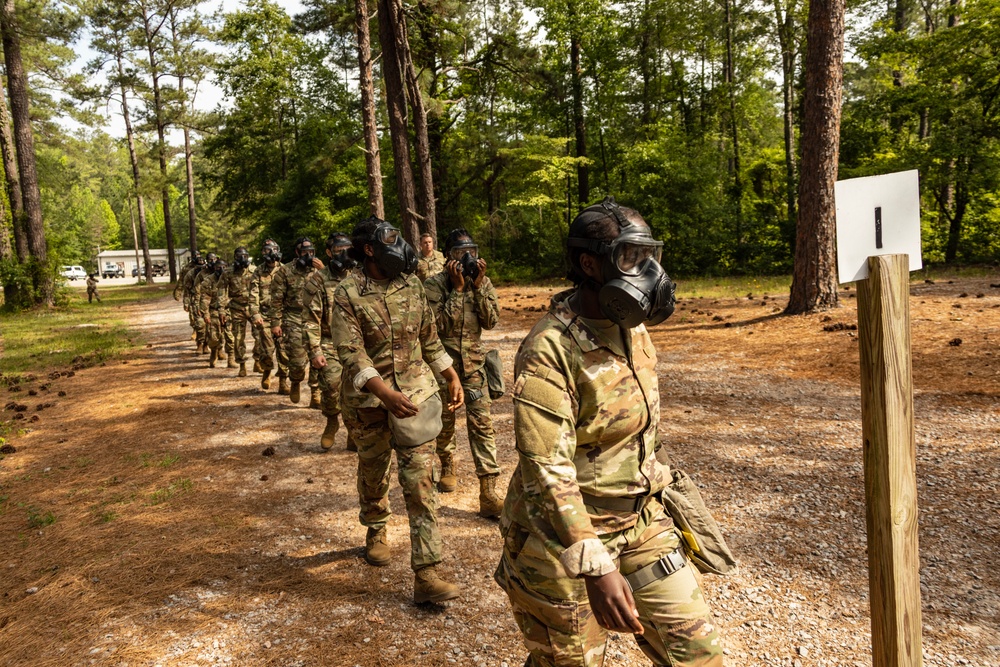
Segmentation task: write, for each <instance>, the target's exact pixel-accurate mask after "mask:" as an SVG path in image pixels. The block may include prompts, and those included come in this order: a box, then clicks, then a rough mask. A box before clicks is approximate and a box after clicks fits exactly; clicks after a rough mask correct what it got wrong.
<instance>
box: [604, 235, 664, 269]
mask: <svg viewBox="0 0 1000 667" xmlns="http://www.w3.org/2000/svg"><path fill="white" fill-rule="evenodd" d="M662 251H663V243H662V242H660V241H653V240H650V241H649V242H648V243H628V242H624V243H619V244H617V245H616V246H615V248H614V254H613V257H612V258H613V260H614V263H615V268H616V269H618V270H619V271H620V272H621V273H623V274H624V275H629V276H634V275H636V274H638V273H639V269H640V267H641V266H642V263H643V262H645V261H646V260H647V259H652V260H653V261H655V262H656V263H657V264H659V263H660V255H661V254H662Z"/></svg>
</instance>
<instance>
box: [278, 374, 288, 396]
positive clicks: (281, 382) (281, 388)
mask: <svg viewBox="0 0 1000 667" xmlns="http://www.w3.org/2000/svg"><path fill="white" fill-rule="evenodd" d="M278 393H279V394H281V395H282V396H288V378H282V377H279V378H278Z"/></svg>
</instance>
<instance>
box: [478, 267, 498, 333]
mask: <svg viewBox="0 0 1000 667" xmlns="http://www.w3.org/2000/svg"><path fill="white" fill-rule="evenodd" d="M472 298H473V299H475V301H476V315H477V316H478V317H479V326H481V327H482V328H483V329H492V328H493V327H495V326H496V325H497V322H499V321H500V299H499V297H497V291H496V288H494V287H493V283H492V282H491V281H490V279H489V278H488V277H486V278H483V284H482V285H480V286H479V287H476V286H475V284H473V286H472Z"/></svg>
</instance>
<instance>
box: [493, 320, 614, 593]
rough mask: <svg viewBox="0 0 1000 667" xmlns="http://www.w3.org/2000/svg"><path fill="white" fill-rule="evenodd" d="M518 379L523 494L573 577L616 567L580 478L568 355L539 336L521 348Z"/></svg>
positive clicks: (517, 420)
mask: <svg viewBox="0 0 1000 667" xmlns="http://www.w3.org/2000/svg"><path fill="white" fill-rule="evenodd" d="M521 356H522V358H521V359H519V361H520V362H521V363H520V364H519V365H520V366H521V368H520V371H519V373H518V375H517V379H516V381H515V383H514V390H513V392H512V397H513V400H514V436H515V444H516V447H517V453H518V462H519V465H520V469H521V483H522V485H523V486H522V489H521V491H522V493H523V494H524V495H525V497H526V499H528V501H529V502H531V503H532V504H533V505H534V506H536V507H537V508H538V510H539V511H540V512H541V514H542V515H543V516H544V518H545V520H546V521H547V523H548V524H549V525H551V526H552V528H553V530H554V531H555V534H556V536H557V538H558V540H559V547H560V548H557V552H558V555H559V561H560V562H561V563H562V565H563V567H564V568H565V569H566V571H567V573H568V574H569V575H570V576H571V577H576V576H579V575H581V574H585V575H590V576H596V575H601V574H607V573H608V572H610V571H611V570H613V569H614V561H613V560H612V559H611V556H610V554H609V553H608V551H607V549H606V548H605V547H604V545H603V544H602V543H601V541H600V539H599V538H598V537H597V533H596V531H595V530H594V527H593V524H591V522H590V516H589V515H588V514H587V508H586V507H585V506H584V502H583V496H582V494H581V493H580V487H579V486H578V484H577V481H576V465H575V464H574V457H575V454H576V446H577V442H576V422H577V418H578V410H579V408H578V406H577V403H576V399H575V388H574V383H573V381H572V380H571V379H570V378H569V377H568V376H567V374H566V373H567V371H568V372H569V373H573V371H572V369H569V368H567V366H568V364H567V362H566V359H565V356H564V355H562V354H561V351H560V347H559V345H558V343H557V342H555V341H553V340H551V339H548V338H546V337H544V335H543V336H542V337H541V339H535V340H534V341H532V343H531V344H530V345H529V347H528V348H527V349H525V350H522V355H521Z"/></svg>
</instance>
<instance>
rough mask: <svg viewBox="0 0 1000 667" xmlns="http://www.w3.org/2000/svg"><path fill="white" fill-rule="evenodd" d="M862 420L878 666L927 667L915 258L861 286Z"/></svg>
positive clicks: (888, 258)
mask: <svg viewBox="0 0 1000 667" xmlns="http://www.w3.org/2000/svg"><path fill="white" fill-rule="evenodd" d="M858 333H859V343H860V347H861V420H862V436H863V438H864V465H865V498H866V506H867V512H866V515H867V524H868V588H869V596H870V599H871V616H872V658H873V664H874V667H916V666H918V665H921V664H922V661H923V655H922V649H921V640H920V632H921V621H920V572H919V570H920V557H919V550H918V547H917V477H916V444H915V440H914V431H913V383H912V377H911V363H910V280H909V258H908V256H907V255H881V256H878V257H869V258H868V278H867V279H866V280H861V281H858Z"/></svg>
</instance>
